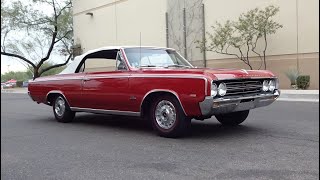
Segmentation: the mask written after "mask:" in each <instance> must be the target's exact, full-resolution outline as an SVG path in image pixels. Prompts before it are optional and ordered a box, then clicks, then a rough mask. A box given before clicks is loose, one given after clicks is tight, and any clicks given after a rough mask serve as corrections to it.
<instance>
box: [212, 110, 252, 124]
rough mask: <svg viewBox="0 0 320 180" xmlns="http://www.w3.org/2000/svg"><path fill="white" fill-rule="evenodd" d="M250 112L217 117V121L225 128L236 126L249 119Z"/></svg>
mask: <svg viewBox="0 0 320 180" xmlns="http://www.w3.org/2000/svg"><path fill="white" fill-rule="evenodd" d="M248 115H249V110H246V111H238V112H233V113H228V114H220V115H216V118H217V120H218V121H219V122H220V123H221V124H222V125H224V126H236V125H239V124H241V123H242V122H243V121H244V120H246V119H247V117H248Z"/></svg>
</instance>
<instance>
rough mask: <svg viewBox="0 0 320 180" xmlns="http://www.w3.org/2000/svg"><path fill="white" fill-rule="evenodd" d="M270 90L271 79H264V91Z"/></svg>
mask: <svg viewBox="0 0 320 180" xmlns="http://www.w3.org/2000/svg"><path fill="white" fill-rule="evenodd" d="M268 90H269V81H268V80H264V81H263V84H262V91H268Z"/></svg>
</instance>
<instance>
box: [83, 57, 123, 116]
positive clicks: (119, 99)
mask: <svg viewBox="0 0 320 180" xmlns="http://www.w3.org/2000/svg"><path fill="white" fill-rule="evenodd" d="M107 53H108V52H104V53H102V54H107ZM109 53H111V54H112V52H109ZM113 56H114V57H113ZM113 56H112V55H106V56H105V58H100V56H98V57H99V58H96V59H94V58H91V59H90V58H88V59H87V60H86V61H87V62H86V65H85V66H86V67H85V69H84V71H85V76H84V79H83V83H82V99H83V100H84V104H83V108H90V109H95V110H110V111H126V110H127V107H126V104H127V103H128V102H129V92H128V89H129V88H128V86H129V72H128V71H127V68H126V66H122V65H123V64H122V63H120V62H118V63H117V60H118V61H121V58H120V57H119V55H118V52H116V54H114V55H113ZM89 61H91V62H89Z"/></svg>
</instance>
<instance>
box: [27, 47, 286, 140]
mask: <svg viewBox="0 0 320 180" xmlns="http://www.w3.org/2000/svg"><path fill="white" fill-rule="evenodd" d="M278 87H279V85H278V79H277V77H275V76H274V75H273V74H272V73H271V72H270V71H265V70H243V69H242V70H237V69H212V68H196V67H193V66H192V65H191V64H190V63H189V62H188V61H187V60H186V59H184V58H183V57H182V56H181V55H179V53H177V52H176V51H175V50H174V49H170V48H158V47H104V48H100V49H95V50H91V51H89V52H87V53H85V54H83V55H81V56H77V57H76V58H75V59H74V61H73V62H72V63H70V64H69V65H68V67H67V68H66V69H65V70H64V71H62V72H61V73H60V74H57V75H54V76H47V77H40V78H37V79H35V80H34V81H30V82H29V86H28V93H29V95H30V97H31V98H32V100H33V101H36V102H37V103H44V104H47V105H50V106H52V107H53V113H54V115H55V118H56V119H57V120H58V121H59V122H71V121H72V120H73V118H74V117H75V113H76V112H90V113H104V114H111V115H126V116H139V117H142V118H145V119H147V120H149V122H151V123H152V125H153V128H154V129H155V130H156V132H157V133H158V134H159V135H160V136H165V137H177V136H181V135H184V134H185V132H187V131H188V129H189V128H190V125H191V119H197V120H204V119H207V118H210V117H212V116H215V117H216V119H217V120H218V121H219V122H220V123H221V124H223V125H227V126H234V125H238V124H240V123H242V122H243V121H244V120H245V119H246V118H247V116H248V114H249V110H250V109H254V108H258V107H262V106H267V105H269V104H271V103H273V102H274V101H275V100H276V99H277V97H278V96H279V95H280V91H279V89H278Z"/></svg>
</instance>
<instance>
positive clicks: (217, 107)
mask: <svg viewBox="0 0 320 180" xmlns="http://www.w3.org/2000/svg"><path fill="white" fill-rule="evenodd" d="M279 96H280V91H279V90H275V91H274V93H273V94H258V95H250V96H245V95H244V96H236V97H222V98H217V99H214V98H213V97H211V96H207V97H206V98H205V99H204V101H202V102H200V103H199V105H200V109H201V113H202V115H203V116H212V115H216V114H225V113H230V112H236V111H244V110H249V109H254V108H258V107H263V106H268V105H269V104H271V103H273V102H274V101H275V100H276V99H277V98H278V97H279Z"/></svg>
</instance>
